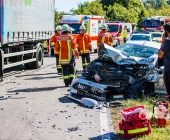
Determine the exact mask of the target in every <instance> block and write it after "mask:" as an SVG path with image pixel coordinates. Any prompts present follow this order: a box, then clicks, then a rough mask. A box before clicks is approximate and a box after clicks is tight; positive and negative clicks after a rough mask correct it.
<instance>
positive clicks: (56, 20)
mask: <svg viewBox="0 0 170 140" xmlns="http://www.w3.org/2000/svg"><path fill="white" fill-rule="evenodd" d="M67 14H68V13H65V12H64V11H62V12H58V11H56V12H55V27H56V26H57V25H58V21H59V20H58V19H59V17H60V16H61V15H67Z"/></svg>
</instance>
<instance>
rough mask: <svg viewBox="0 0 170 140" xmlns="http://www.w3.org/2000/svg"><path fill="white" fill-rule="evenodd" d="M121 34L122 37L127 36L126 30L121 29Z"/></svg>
mask: <svg viewBox="0 0 170 140" xmlns="http://www.w3.org/2000/svg"><path fill="white" fill-rule="evenodd" d="M121 36H122V38H127V37H128V32H127V30H125V29H122V32H121Z"/></svg>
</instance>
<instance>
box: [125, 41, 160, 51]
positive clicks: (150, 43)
mask: <svg viewBox="0 0 170 140" xmlns="http://www.w3.org/2000/svg"><path fill="white" fill-rule="evenodd" d="M127 44H137V45H143V46H149V47H152V48H156V49H160V47H161V43H158V42H154V41H127Z"/></svg>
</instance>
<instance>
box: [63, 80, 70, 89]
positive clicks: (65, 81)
mask: <svg viewBox="0 0 170 140" xmlns="http://www.w3.org/2000/svg"><path fill="white" fill-rule="evenodd" d="M64 83H65V86H66V87H69V84H70V81H69V79H65V80H64Z"/></svg>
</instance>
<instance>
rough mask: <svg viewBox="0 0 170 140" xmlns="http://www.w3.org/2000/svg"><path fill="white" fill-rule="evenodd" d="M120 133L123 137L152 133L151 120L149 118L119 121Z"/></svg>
mask: <svg viewBox="0 0 170 140" xmlns="http://www.w3.org/2000/svg"><path fill="white" fill-rule="evenodd" d="M119 129H120V134H121V135H122V137H123V138H132V137H134V136H137V135H148V134H150V133H151V127H150V121H149V120H148V119H146V120H141V121H137V122H133V123H130V122H125V121H124V120H122V121H121V122H119Z"/></svg>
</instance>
